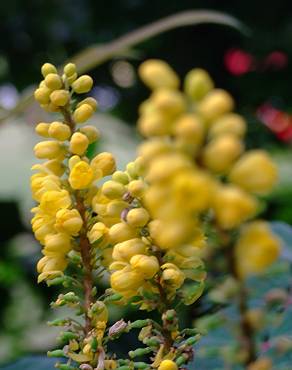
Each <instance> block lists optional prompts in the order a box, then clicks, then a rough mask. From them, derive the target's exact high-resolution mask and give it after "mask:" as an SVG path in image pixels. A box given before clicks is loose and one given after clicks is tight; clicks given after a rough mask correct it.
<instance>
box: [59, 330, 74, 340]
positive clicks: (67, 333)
mask: <svg viewBox="0 0 292 370" xmlns="http://www.w3.org/2000/svg"><path fill="white" fill-rule="evenodd" d="M77 338H78V335H77V334H75V333H72V332H71V331H64V332H61V333H60V336H59V338H58V340H59V341H60V342H65V343H67V342H69V341H70V340H72V339H77Z"/></svg>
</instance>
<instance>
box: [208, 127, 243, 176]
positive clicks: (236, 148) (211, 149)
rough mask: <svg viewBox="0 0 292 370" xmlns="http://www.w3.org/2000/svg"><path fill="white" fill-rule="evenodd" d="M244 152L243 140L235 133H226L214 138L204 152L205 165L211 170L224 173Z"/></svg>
mask: <svg viewBox="0 0 292 370" xmlns="http://www.w3.org/2000/svg"><path fill="white" fill-rule="evenodd" d="M242 152H243V144H242V142H241V141H240V140H239V139H238V138H237V137H236V136H234V135H230V134H225V135H221V136H219V137H217V138H215V139H213V140H211V141H210V143H209V144H208V145H207V146H206V147H205V149H204V152H203V162H204V165H205V166H206V167H207V168H208V169H210V170H211V171H214V172H217V173H224V172H226V171H228V170H229V169H230V167H231V166H232V165H233V163H234V162H235V160H236V159H237V158H238V157H239V156H240V154H241V153H242Z"/></svg>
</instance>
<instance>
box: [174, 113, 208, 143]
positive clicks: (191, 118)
mask: <svg viewBox="0 0 292 370" xmlns="http://www.w3.org/2000/svg"><path fill="white" fill-rule="evenodd" d="M174 134H175V136H176V138H177V139H178V140H181V141H183V142H185V143H190V144H192V145H193V146H195V147H199V146H200V145H201V144H202V142H203V140H204V134H205V129H204V125H203V123H202V121H201V120H200V118H199V117H198V116H197V115H195V114H191V113H188V114H184V115H183V116H181V117H180V118H179V119H178V120H177V121H176V122H175V126H174Z"/></svg>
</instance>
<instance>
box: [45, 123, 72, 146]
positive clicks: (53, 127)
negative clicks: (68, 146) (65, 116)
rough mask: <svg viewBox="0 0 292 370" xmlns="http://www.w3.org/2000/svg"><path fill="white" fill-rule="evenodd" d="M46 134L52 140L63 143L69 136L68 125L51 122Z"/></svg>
mask: <svg viewBox="0 0 292 370" xmlns="http://www.w3.org/2000/svg"><path fill="white" fill-rule="evenodd" d="M48 134H49V136H50V137H52V138H53V139H56V140H60V141H65V140H68V139H69V137H70V136H71V129H70V127H69V126H68V125H66V124H64V123H62V122H52V123H51V124H50V127H49V130H48Z"/></svg>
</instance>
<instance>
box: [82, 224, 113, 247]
mask: <svg viewBox="0 0 292 370" xmlns="http://www.w3.org/2000/svg"><path fill="white" fill-rule="evenodd" d="M107 233H108V228H107V227H106V226H105V224H104V223H102V222H96V223H95V224H94V225H93V226H92V228H91V229H90V231H88V233H87V237H88V240H89V241H90V243H91V244H92V243H95V242H96V241H98V240H99V239H101V238H102V237H103V236H104V235H106V234H107Z"/></svg>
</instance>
